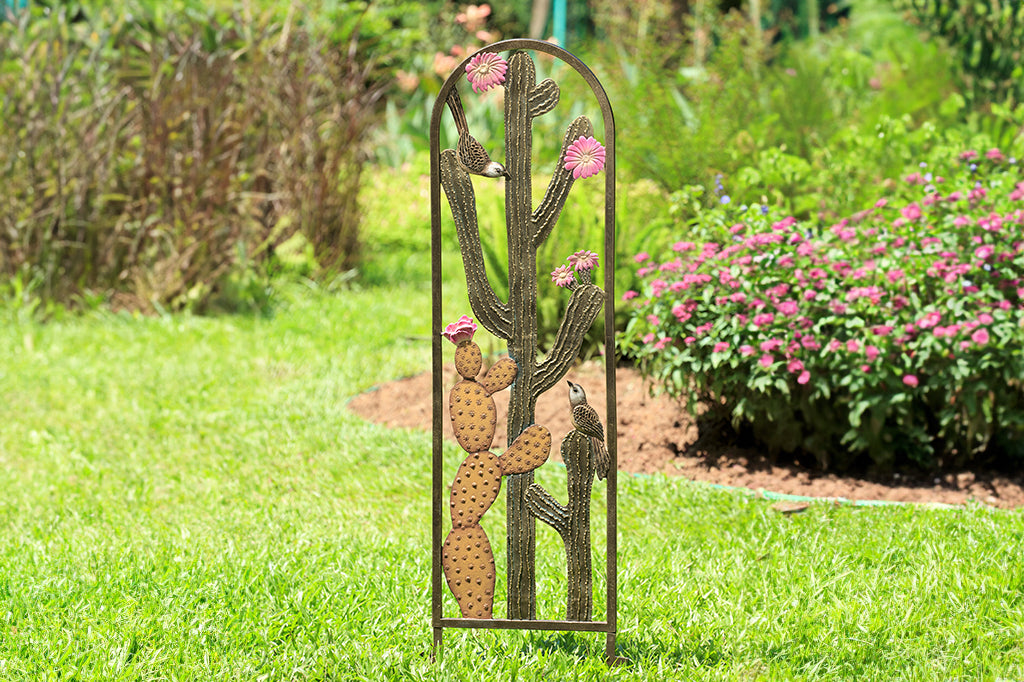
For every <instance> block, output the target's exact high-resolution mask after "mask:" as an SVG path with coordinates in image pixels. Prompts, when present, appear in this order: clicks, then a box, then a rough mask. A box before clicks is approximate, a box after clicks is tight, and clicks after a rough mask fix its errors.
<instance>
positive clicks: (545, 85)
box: [527, 78, 559, 118]
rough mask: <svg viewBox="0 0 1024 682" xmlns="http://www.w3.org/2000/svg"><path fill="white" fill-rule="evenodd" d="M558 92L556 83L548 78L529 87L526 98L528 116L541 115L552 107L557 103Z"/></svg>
mask: <svg viewBox="0 0 1024 682" xmlns="http://www.w3.org/2000/svg"><path fill="white" fill-rule="evenodd" d="M558 94H559V90H558V85H557V84H556V83H555V81H553V80H551V79H550V78H547V79H545V80H543V81H541V82H540V83H538V84H537V85H535V86H534V87H533V88H531V89H530V93H529V95H528V98H527V103H528V105H529V107H530V116H532V117H534V118H536V117H538V116H543V115H544V114H546V113H548V112H549V111H551V110H552V109H554V108H555V105H556V104H558Z"/></svg>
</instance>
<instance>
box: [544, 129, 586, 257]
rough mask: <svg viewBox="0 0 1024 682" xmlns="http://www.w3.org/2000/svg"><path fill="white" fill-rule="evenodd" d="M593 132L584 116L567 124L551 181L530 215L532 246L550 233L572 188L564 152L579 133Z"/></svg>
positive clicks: (570, 175)
mask: <svg viewBox="0 0 1024 682" xmlns="http://www.w3.org/2000/svg"><path fill="white" fill-rule="evenodd" d="M593 134H594V124H593V123H591V122H590V119H589V118H587V117H586V116H580V117H579V118H577V119H576V120H575V121H573V122H572V124H571V125H570V126H569V129H568V130H566V132H565V139H564V140H563V141H562V151H561V153H560V154H559V155H558V166H557V167H556V168H555V172H554V174H553V175H552V176H551V182H550V183H548V188H547V191H545V192H544V198H543V199H542V200H541V202H540V206H538V207H537V210H535V211H534V212H533V216H532V217H531V222H532V227H533V244H534V246H536V247H539V246H540V245H541V244H543V243H544V240H546V239H547V238H548V236H549V235H550V234H551V230H553V229H554V227H555V223H556V222H558V216H559V215H561V213H562V208H563V207H564V206H565V200H566V198H567V197H568V196H569V190H570V189H572V183H573V182H574V180H573V177H572V171H568V170H566V169H565V166H564V164H563V159H565V152H566V151H567V150H568V149H569V145H571V144H572V143H573V142H575V141H576V139H577V138H578V137H580V136H581V135H583V136H585V137H586V136H591V135H593Z"/></svg>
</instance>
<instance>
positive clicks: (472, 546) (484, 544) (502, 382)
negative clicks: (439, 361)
mask: <svg viewBox="0 0 1024 682" xmlns="http://www.w3.org/2000/svg"><path fill="white" fill-rule="evenodd" d="M475 331H476V324H474V323H473V321H472V320H471V319H470V318H468V317H466V316H465V315H464V316H463V317H462V318H460V319H459V320H458V321H457V322H454V323H452V324H450V325H448V327H447V328H446V329H445V331H444V336H445V337H446V338H447V339H448V340H449V341H451V342H452V343H454V344H455V345H456V349H455V369H456V371H457V372H458V373H459V375H460V376H461V377H462V381H460V382H458V383H457V384H455V386H454V388H452V390H451V392H450V393H449V395H448V413H449V414H450V415H451V420H452V428H453V429H454V431H455V440H457V441H458V442H459V445H460V446H462V449H463V450H465V451H466V452H468V453H469V456H468V457H466V459H465V460H464V461H463V462H462V466H460V467H459V470H458V472H457V473H456V474H455V480H454V481H453V483H452V493H451V501H450V503H449V507H450V508H451V516H452V530H451V532H450V533H448V537H447V539H445V541H444V555H443V559H442V566H443V567H444V576H445V579H446V580H447V581H448V587H449V588H450V589H451V591H452V594H453V595H455V601H456V602H458V604H459V610H460V611H461V612H462V616H463V618H490V617H491V613H492V609H493V606H494V583H495V567H494V552H493V551H492V549H491V542H490V540H489V539H488V538H487V533H485V532H484V529H483V528H482V527H481V526H480V520H481V519H482V518H483V515H484V514H485V513H486V512H487V510H488V509H490V508H491V505H492V504H494V501H495V500H496V499H498V491H499V490H500V488H501V477H502V475H503V474H523V473H526V472H528V471H533V470H534V469H536V468H537V467H539V466H540V465H541V464H543V463H544V462H546V461H547V459H548V455H549V454H550V453H551V432H550V431H548V430H547V429H546V428H544V427H543V426H538V425H537V424H534V425H533V426H531V427H529V428H528V429H526V430H524V431H523V432H522V433H521V434H519V437H518V438H516V440H515V441H514V442H513V443H512V444H511V445H510V446H509V447H508V448H507V449H506V450H505V452H504V454H502V455H501V456H500V457H498V456H496V455H494V454H492V453H491V452H490V447H491V442H492V441H493V440H494V433H495V430H496V429H497V424H498V420H497V416H496V415H497V411H496V409H495V407H494V398H492V397H491V396H492V395H493V394H494V393H496V392H498V391H500V390H503V389H505V388H508V386H509V385H510V384H511V383H512V381H513V380H514V379H515V377H516V364H515V363H514V362H513V361H512V360H511V359H510V358H502V359H501V360H499V361H498V362H497V363H495V364H494V365H493V366H492V367H491V368H490V369H489V370H487V373H486V374H485V375H484V376H483V378H481V379H480V380H479V381H477V379H476V377H477V375H479V374H480V369H481V367H482V366H483V356H482V353H481V352H480V346H478V345H477V344H475V343H474V342H473V333H474V332H475Z"/></svg>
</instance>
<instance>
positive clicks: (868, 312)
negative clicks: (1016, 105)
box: [623, 150, 1024, 388]
mask: <svg viewBox="0 0 1024 682" xmlns="http://www.w3.org/2000/svg"><path fill="white" fill-rule="evenodd" d="M978 156H979V155H978V154H977V153H976V152H970V153H965V154H963V155H961V159H962V160H963V161H965V162H966V161H971V160H973V159H977V158H978ZM985 159H987V160H988V161H989V162H991V163H993V164H1002V163H1003V162H1004V161H1005V160H1006V157H1005V155H1004V154H1002V153H1001V152H999V151H998V150H990V151H989V152H987V153H986V154H985ZM972 172H973V171H972ZM1013 172H1017V171H1016V170H1014V171H1013ZM954 175H955V174H954ZM963 175H965V174H964V173H961V178H960V181H962V182H964V185H963V186H961V187H959V188H957V187H956V186H955V183H956V182H957V179H956V178H953V177H944V176H932V174H931V173H927V174H925V175H922V174H920V173H913V174H911V175H909V176H907V177H906V178H905V181H906V184H907V186H908V188H912V187H918V186H922V185H923V186H925V195H924V196H923V197H922V198H917V199H915V198H913V192H912V191H911V190H910V189H908V194H910V198H901V197H900V196H895V197H886V198H883V199H880V200H879V201H877V202H876V203H875V204H874V206H873V207H872V208H871V209H868V210H866V211H862V212H861V213H859V214H858V215H857V216H856V217H854V218H850V219H843V220H840V221H838V222H837V223H835V224H834V225H832V226H831V227H829V228H828V229H825V230H824V231H822V232H821V234H820V236H813V230H809V229H807V228H806V227H804V226H802V225H801V224H800V223H799V222H798V221H797V220H796V219H795V218H793V217H788V218H786V219H784V220H779V221H775V222H766V221H764V220H762V219H761V218H760V216H755V217H754V218H751V219H750V220H748V221H746V222H744V223H739V224H733V225H731V226H729V227H724V226H721V227H718V225H720V224H711V225H710V226H706V227H704V228H703V229H704V230H705V231H704V232H703V233H702V232H701V231H700V230H698V232H697V233H696V234H694V235H691V236H690V239H687V240H679V241H675V242H673V243H672V244H671V245H670V247H669V249H667V253H668V254H669V255H667V256H666V258H665V259H664V260H663V261H660V262H659V261H656V260H654V259H652V257H651V255H650V253H648V252H642V253H638V254H637V255H636V256H635V258H634V260H635V262H636V263H637V264H638V265H639V266H640V267H639V268H638V270H637V275H638V276H639V277H640V278H641V279H643V280H646V288H645V292H643V293H641V292H637V291H635V290H630V291H627V292H626V294H624V295H623V300H633V299H638V300H640V301H641V305H640V309H639V310H641V311H647V312H645V314H644V319H645V321H646V322H647V323H648V324H649V325H650V327H649V328H653V329H656V330H657V332H658V333H657V334H655V333H654V332H653V331H652V332H646V333H640V334H639V335H638V336H637V337H635V338H636V339H638V340H641V341H642V342H643V344H642V345H641V346H640V347H639V348H638V349H637V351H636V352H637V353H639V354H640V355H643V354H644V353H646V352H654V351H655V350H657V351H663V352H671V353H672V354H683V355H684V357H685V358H692V359H693V361H694V362H701V360H700V358H705V357H706V358H708V361H709V362H712V363H719V362H722V361H723V360H724V358H728V357H733V358H741V359H745V361H748V362H750V363H751V366H752V368H753V369H755V376H756V371H763V372H770V373H776V374H777V373H779V372H780V371H783V370H784V375H788V376H792V377H793V381H794V383H795V385H797V386H803V385H806V384H809V383H810V382H811V380H812V379H813V378H814V377H815V376H820V377H821V380H822V381H823V382H825V383H834V382H835V381H836V380H838V379H839V378H843V377H847V376H849V375H848V373H849V372H850V371H856V372H860V373H861V374H862V375H865V376H866V375H875V374H878V375H879V376H880V377H883V378H884V377H885V376H894V377H897V378H898V379H899V381H900V382H901V384H902V385H903V386H905V387H907V388H914V387H917V386H919V385H920V382H921V378H920V377H921V376H922V375H923V374H927V373H928V372H929V369H928V367H929V364H928V363H929V362H934V360H928V361H926V359H927V358H941V359H942V362H947V361H954V360H955V359H956V358H957V357H959V356H960V355H961V354H963V353H972V352H983V351H984V349H985V348H987V347H988V346H989V344H991V343H992V342H993V340H994V339H995V338H996V334H995V332H994V327H993V325H994V324H998V323H1000V321H1007V322H1010V323H1011V327H1010V328H1012V327H1013V322H1014V321H1016V322H1017V323H1018V324H1017V326H1018V328H1024V208H1021V207H1014V205H1013V204H1014V202H1020V201H1022V200H1024V180H1018V181H1015V182H1011V183H1010V184H1009V185H1005V184H1004V185H1003V186H1004V187H1005V186H1011V187H1012V189H1011V190H1008V191H1004V194H1003V195H1001V196H996V195H995V194H994V192H992V191H990V189H991V188H990V187H987V186H984V185H982V184H980V183H979V182H978V181H977V180H975V179H974V177H972V176H967V177H962V176H963ZM936 187H943V190H944V191H942V192H940V191H938V190H936V189H935V188H936ZM917 191H920V190H917ZM919 196H920V195H919ZM715 230H720V231H718V232H716V231H715ZM698 235H700V236H701V237H703V238H695V237H697V236H698ZM655 275H656V276H655ZM645 295H646V296H647V298H644V296H645ZM669 313H670V314H669ZM638 331H639V330H638ZM667 337H674V338H680V339H683V341H684V343H683V344H681V345H675V346H673V345H666V344H665V343H663V342H662V341H660V340H659V339H664V338H667ZM734 339H735V340H736V341H733V340H734ZM655 344H660V345H658V346H657V348H654V347H653V346H654V345H655ZM644 345H646V346H647V348H648V350H647V351H645V350H644ZM715 358H717V359H715ZM733 362H735V360H733ZM715 366H717V365H715ZM733 366H736V365H733ZM741 366H742V365H741ZM878 380H882V379H877V380H875V381H878Z"/></svg>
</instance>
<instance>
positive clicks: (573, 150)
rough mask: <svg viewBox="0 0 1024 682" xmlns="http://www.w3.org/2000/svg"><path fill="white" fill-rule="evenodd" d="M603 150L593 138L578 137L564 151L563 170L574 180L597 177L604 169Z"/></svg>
mask: <svg viewBox="0 0 1024 682" xmlns="http://www.w3.org/2000/svg"><path fill="white" fill-rule="evenodd" d="M604 160H605V150H604V147H603V146H602V145H601V143H600V142H598V141H597V140H595V139H594V138H593V137H584V136H582V135H581V136H579V137H578V138H577V139H576V141H575V142H573V143H572V144H571V145H569V148H568V149H566V150H565V164H564V165H565V170H567V171H572V177H573V178H574V179H576V180H579V179H580V178H589V177H590V176H592V175H597V174H598V173H600V172H601V170H602V169H603V168H604Z"/></svg>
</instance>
